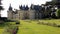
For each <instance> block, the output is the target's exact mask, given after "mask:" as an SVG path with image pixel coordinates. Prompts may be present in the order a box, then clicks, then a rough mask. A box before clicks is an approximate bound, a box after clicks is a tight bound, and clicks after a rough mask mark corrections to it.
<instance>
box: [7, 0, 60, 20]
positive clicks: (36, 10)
mask: <svg viewBox="0 0 60 34" xmlns="http://www.w3.org/2000/svg"><path fill="white" fill-rule="evenodd" d="M53 2H56V3H53ZM59 4H60V3H59V2H57V1H54V0H53V1H51V2H46V4H42V5H41V6H40V5H33V4H31V6H30V7H28V5H26V6H25V5H24V6H22V5H21V6H19V10H17V9H16V10H15V11H13V10H12V9H13V8H12V6H11V4H10V6H9V9H8V11H7V12H8V19H15V20H20V19H23V20H24V19H43V18H50V17H53V18H56V17H57V16H56V10H57V9H55V8H56V7H57V8H58V9H59V8H60V5H59Z"/></svg>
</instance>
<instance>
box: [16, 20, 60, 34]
mask: <svg viewBox="0 0 60 34" xmlns="http://www.w3.org/2000/svg"><path fill="white" fill-rule="evenodd" d="M39 22H49V23H57V24H60V19H57V20H55V19H53V20H39ZM20 23H21V24H20V25H19V30H18V33H17V34H60V28H58V27H53V26H48V25H42V24H37V23H38V20H20Z"/></svg>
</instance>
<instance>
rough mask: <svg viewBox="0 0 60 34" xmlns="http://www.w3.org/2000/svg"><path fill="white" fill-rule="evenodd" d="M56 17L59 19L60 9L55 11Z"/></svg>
mask: <svg viewBox="0 0 60 34" xmlns="http://www.w3.org/2000/svg"><path fill="white" fill-rule="evenodd" d="M56 12H57V17H58V18H60V9H57V11H56Z"/></svg>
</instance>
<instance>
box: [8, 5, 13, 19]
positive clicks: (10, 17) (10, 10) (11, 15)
mask: <svg viewBox="0 0 60 34" xmlns="http://www.w3.org/2000/svg"><path fill="white" fill-rule="evenodd" d="M8 19H13V10H12V7H11V4H10V6H9V9H8Z"/></svg>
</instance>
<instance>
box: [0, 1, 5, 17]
mask: <svg viewBox="0 0 60 34" xmlns="http://www.w3.org/2000/svg"><path fill="white" fill-rule="evenodd" d="M1 1H2V0H0V17H1V10H3V9H4V8H3V6H1V5H2V3H1Z"/></svg>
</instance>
